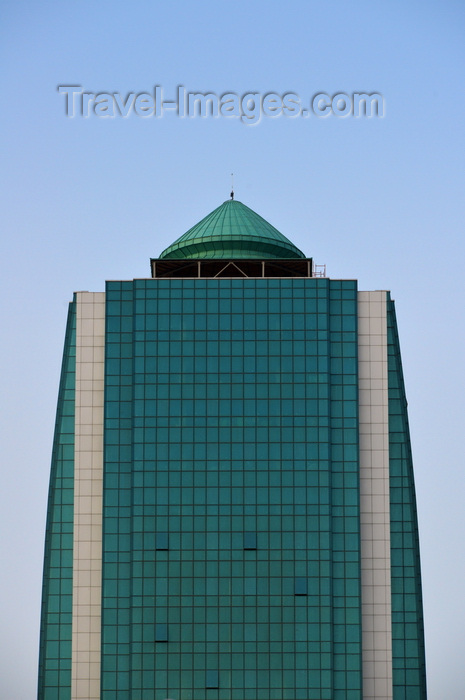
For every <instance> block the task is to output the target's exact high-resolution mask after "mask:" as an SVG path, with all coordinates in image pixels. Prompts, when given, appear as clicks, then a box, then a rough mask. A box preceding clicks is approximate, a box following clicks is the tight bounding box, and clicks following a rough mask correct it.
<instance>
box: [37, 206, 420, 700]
mask: <svg viewBox="0 0 465 700" xmlns="http://www.w3.org/2000/svg"><path fill="white" fill-rule="evenodd" d="M255 217H258V215H256V214H255V213H254V212H251V210H249V209H248V208H247V207H244V206H243V205H241V204H240V203H238V202H234V203H231V202H228V203H225V204H224V205H221V207H219V208H218V209H217V210H215V212H213V213H212V215H210V216H209V217H206V218H205V219H204V220H203V221H202V222H200V224H199V225H197V227H193V229H191V230H190V231H189V232H187V234H185V236H183V237H181V238H180V239H179V240H178V241H176V242H175V243H174V244H173V246H172V247H171V248H173V247H174V248H173V249H175V250H176V251H177V252H176V255H177V257H178V258H179V257H181V258H182V257H184V258H189V256H191V258H192V255H193V254H194V253H195V254H196V255H198V254H199V251H201V250H202V246H206V247H205V251H204V252H205V255H206V251H207V248H208V246H210V248H209V249H210V250H213V249H216V247H218V246H220V245H221V242H222V240H223V239H224V249H223V252H225V251H226V252H227V253H230V252H231V250H232V248H231V246H232V247H235V251H236V255H235V256H231V257H232V258H234V262H235V266H234V267H223V266H222V264H219V265H216V264H213V265H212V267H208V265H210V262H211V261H209V259H208V258H207V259H206V266H204V267H201V264H200V262H199V264H198V266H197V267H196V265H197V262H196V258H192V260H193V263H192V264H191V267H190V268H187V267H182V261H181V263H179V261H178V260H177V257H176V256H174V257H173V258H171V257H170V253H169V250H170V249H168V251H165V253H166V254H165V256H164V258H163V265H160V266H159V267H158V268H156V267H155V268H154V269H155V270H158V272H156V274H154V278H153V279H142V280H133V281H117V282H107V284H106V292H105V294H103V293H100V294H95V295H93V294H92V293H78V294H77V295H76V297H75V300H74V302H73V303H72V304H71V306H70V312H69V318H68V325H67V331H66V339H65V351H64V359H63V368H62V376H61V382H60V389H59V398H58V411H57V422H56V430H55V438H54V446H53V456H52V469H51V481H50V494H49V505H48V516H47V531H46V543H45V564H44V586H43V603H42V624H41V642H40V660H39V691H38V698H39V700H113V699H115V700H149V699H150V700H167V698H171V699H172V700H205V699H206V700H360V699H361V698H363V700H426V674H425V660H424V641H423V618H422V600H421V579H420V562H419V541H418V530H417V518H416V506H415V491H414V481H413V468H412V458H411V450H410V440H409V432H408V419H407V404H406V398H405V390H404V384H403V378H402V367H401V359H400V349H399V342H398V337H397V327H396V320H395V311H394V304H393V302H392V301H391V299H390V296H389V294H388V293H385V292H359V290H358V288H357V282H356V281H354V280H331V279H328V278H314V277H312V276H311V261H309V260H307V259H305V258H303V254H302V253H301V252H300V251H298V249H296V248H295V247H294V246H293V244H292V243H290V241H288V240H287V239H286V238H285V237H284V236H282V235H281V234H280V233H279V232H277V231H276V229H274V228H273V227H270V226H269V225H268V224H267V222H265V221H264V220H263V219H261V217H258V218H259V219H260V221H258V219H257V218H255ZM254 226H255V227H256V235H255V237H253V236H251V235H250V231H249V228H250V227H254ZM247 231H249V233H248V234H247V235H248V237H249V243H247V240H246V239H247V236H246V235H245V233H247ZM241 232H242V233H241ZM244 232H245V233H244ZM241 235H242V239H241ZM222 237H223V238H222ZM252 238H253V240H251V239H252ZM209 241H210V242H209ZM244 241H245V243H244ZM212 242H213V243H212ZM247 245H248V246H249V247H248V252H249V253H250V251H252V250H255V252H256V253H257V255H258V252H260V254H263V253H264V252H266V251H267V250H268V253H269V255H270V256H272V253H271V252H270V251H271V250H272V249H273V251H274V252H275V253H276V255H278V253H279V251H281V253H282V251H283V250H286V255H282V258H283V259H284V258H285V262H283V261H282V260H280V259H279V258H276V260H278V262H277V263H276V265H275V266H274V267H273V266H270V267H269V268H266V265H265V263H263V266H261V265H262V263H260V260H259V259H258V258H257V260H258V263H257V262H254V264H253V265H252V263H251V260H250V259H247V260H242V261H241V259H240V255H239V254H240V251H243V250H244V249H247ZM270 246H271V247H270ZM292 248H293V249H294V250H293V251H292ZM288 253H289V254H288ZM292 256H294V259H295V261H297V262H295V263H294V262H293V260H292V259H291V258H292ZM214 257H216V258H217V257H220V259H221V257H222V255H221V254H219V255H218V256H214ZM252 257H253V255H251V258H252ZM265 259H266V260H268V258H265ZM158 260H162V258H160V259H158ZM166 260H168V263H166ZM289 260H291V262H289ZM220 262H221V260H220ZM213 263H214V261H213ZM178 264H180V265H181V266H180V267H179V268H176V265H178ZM202 264H203V263H202ZM226 264H227V265H228V263H227V261H226ZM267 269H268V271H269V274H270V275H278V274H280V275H281V274H282V275H284V276H270V277H268V276H266V274H268V273H267ZM208 270H214V273H215V274H217V275H218V276H217V277H216V278H214V277H208ZM256 270H259V271H260V270H261V273H260V272H259V274H262V277H259V276H257V277H254V276H247V275H248V274H250V271H256ZM186 271H187V272H186ZM157 274H160V275H161V276H160V277H157ZM183 274H188V275H191V274H192V275H198V277H183V276H182V275H183ZM229 274H233V275H235V276H233V277H230V276H221V275H229ZM254 274H255V272H254ZM163 275H165V277H163ZM202 275H206V276H205V277H202ZM293 275H294V276H293ZM91 587H93V588H92V590H91ZM96 596H97V598H98V599H97V600H96ZM87 615H88V617H86V616H87ZM380 620H381V622H380ZM86 635H88V639H89V647H88V649H87V648H86V644H87V642H86V640H87V636H86Z"/></svg>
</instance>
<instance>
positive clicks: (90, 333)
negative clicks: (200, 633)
mask: <svg viewBox="0 0 465 700" xmlns="http://www.w3.org/2000/svg"><path fill="white" fill-rule="evenodd" d="M76 300H77V314H76V420H75V448H74V535H73V545H74V546H73V631H72V669H71V683H72V686H71V698H72V700H99V698H100V623H101V587H102V583H101V581H102V493H103V488H102V486H103V386H104V346H105V294H104V293H102V292H100V293H89V292H79V293H78V294H77V295H76Z"/></svg>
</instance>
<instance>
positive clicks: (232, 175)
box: [230, 173, 234, 199]
mask: <svg viewBox="0 0 465 700" xmlns="http://www.w3.org/2000/svg"><path fill="white" fill-rule="evenodd" d="M230 197H231V199H234V173H231V195H230Z"/></svg>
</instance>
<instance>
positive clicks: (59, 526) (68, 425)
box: [39, 303, 76, 700]
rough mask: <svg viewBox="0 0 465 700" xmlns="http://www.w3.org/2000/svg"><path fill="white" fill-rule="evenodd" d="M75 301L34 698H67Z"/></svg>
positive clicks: (55, 457)
mask: <svg viewBox="0 0 465 700" xmlns="http://www.w3.org/2000/svg"><path fill="white" fill-rule="evenodd" d="M75 361H76V313H75V304H74V303H72V304H70V306H69V311H68V322H67V327H66V336H65V348H64V353H63V363H62V368H61V377H60V388H59V392H58V407H57V417H56V423H55V435H54V440H53V451H52V467H51V474H50V488H49V495H48V509H47V529H46V539H45V555H44V576H43V590H42V611H41V629H40V661H39V697H40V698H44V700H69V699H70V698H71V631H72V630H71V627H72V592H73V496H74V481H73V477H74V418H75V412H74V390H75Z"/></svg>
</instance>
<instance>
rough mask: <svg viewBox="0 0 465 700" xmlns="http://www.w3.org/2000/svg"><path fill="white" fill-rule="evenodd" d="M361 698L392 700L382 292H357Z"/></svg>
mask: <svg viewBox="0 0 465 700" xmlns="http://www.w3.org/2000/svg"><path fill="white" fill-rule="evenodd" d="M358 314H359V318H358V334H359V341H358V351H359V411H360V419H359V422H360V519H361V552H362V658H363V700H392V632H391V629H392V627H391V552H390V539H391V538H390V513H389V425H388V417H389V416H388V369H387V325H386V292H359V295H358Z"/></svg>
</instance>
